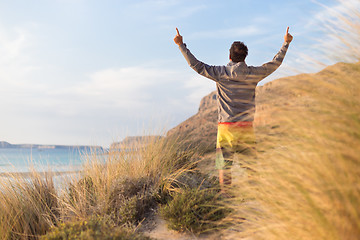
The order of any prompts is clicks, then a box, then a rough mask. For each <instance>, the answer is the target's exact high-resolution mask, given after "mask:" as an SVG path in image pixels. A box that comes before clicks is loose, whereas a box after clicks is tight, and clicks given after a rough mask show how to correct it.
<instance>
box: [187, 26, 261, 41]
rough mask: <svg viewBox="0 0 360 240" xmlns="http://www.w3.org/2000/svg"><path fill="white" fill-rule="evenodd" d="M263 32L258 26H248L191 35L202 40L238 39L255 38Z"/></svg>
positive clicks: (190, 36)
mask: <svg viewBox="0 0 360 240" xmlns="http://www.w3.org/2000/svg"><path fill="white" fill-rule="evenodd" d="M260 33H261V30H260V29H259V28H258V27H256V26H247V27H242V28H228V29H217V30H214V31H202V32H201V31H200V32H195V33H193V34H191V35H189V38H192V39H199V38H200V39H202V38H206V39H208V38H237V37H244V36H253V35H257V34H260Z"/></svg>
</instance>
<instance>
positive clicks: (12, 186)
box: [0, 172, 59, 240]
mask: <svg viewBox="0 0 360 240" xmlns="http://www.w3.org/2000/svg"><path fill="white" fill-rule="evenodd" d="M0 189H1V191H0V239H24V240H25V239H37V236H39V235H41V234H45V233H46V232H47V231H48V229H49V228H50V227H51V226H53V225H55V224H56V223H57V219H58V217H59V212H58V196H57V193H56V191H55V188H54V184H53V181H52V178H51V175H45V176H41V175H40V174H39V173H36V172H32V173H30V174H29V175H28V176H24V175H21V174H9V175H8V176H6V177H2V178H1V181H0Z"/></svg>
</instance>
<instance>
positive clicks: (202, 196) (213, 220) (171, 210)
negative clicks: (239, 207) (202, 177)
mask: <svg viewBox="0 0 360 240" xmlns="http://www.w3.org/2000/svg"><path fill="white" fill-rule="evenodd" d="M160 211H161V214H162V216H163V217H164V219H165V220H166V221H167V224H168V226H169V228H171V229H174V230H177V231H190V232H192V233H203V232H207V231H212V230H214V229H217V228H219V227H220V224H219V220H221V219H223V218H224V217H225V216H226V215H227V214H228V213H230V209H229V208H226V207H225V206H224V205H223V204H222V199H221V197H220V194H219V191H218V190H216V189H202V190H200V189H198V188H185V189H182V191H180V192H177V193H175V194H174V196H173V199H172V200H171V201H169V202H168V203H167V204H165V205H164V206H162V207H161V210H160Z"/></svg>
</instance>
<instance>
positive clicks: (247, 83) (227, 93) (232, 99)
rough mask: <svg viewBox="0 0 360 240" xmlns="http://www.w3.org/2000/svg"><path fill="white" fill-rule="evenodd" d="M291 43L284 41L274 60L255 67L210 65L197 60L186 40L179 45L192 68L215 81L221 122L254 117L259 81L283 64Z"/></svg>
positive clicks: (240, 63)
mask: <svg viewBox="0 0 360 240" xmlns="http://www.w3.org/2000/svg"><path fill="white" fill-rule="evenodd" d="M288 47H289V43H286V42H285V43H284V44H283V46H282V47H281V49H280V51H279V52H278V53H277V54H276V55H275V57H274V58H273V60H272V61H270V62H268V63H265V64H263V65H262V66H259V67H253V66H247V64H246V63H245V62H237V63H235V62H233V61H230V62H229V63H228V64H227V65H226V66H210V65H207V64H205V63H203V62H201V61H199V60H197V59H196V58H195V57H194V55H193V54H192V53H191V52H190V50H189V49H188V48H187V47H186V45H185V44H181V45H180V46H179V48H180V50H181V52H182V54H183V55H184V57H185V59H186V61H187V62H188V63H189V65H190V67H191V68H193V69H194V70H195V71H196V72H197V73H199V74H201V75H202V76H204V77H207V78H209V79H211V80H214V81H215V82H216V87H217V94H218V116H219V118H218V121H219V122H239V121H253V118H254V113H255V88H256V85H257V83H258V82H259V81H261V80H262V79H264V78H265V77H266V76H268V75H270V74H271V73H272V72H274V71H275V70H276V69H277V68H278V67H279V66H280V65H281V63H282V61H283V59H284V57H285V54H286V51H287V49H288Z"/></svg>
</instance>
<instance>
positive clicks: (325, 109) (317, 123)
mask: <svg viewBox="0 0 360 240" xmlns="http://www.w3.org/2000/svg"><path fill="white" fill-rule="evenodd" d="M340 2H341V3H342V4H343V5H344V6H345V7H346V6H349V5H348V3H345V1H340ZM348 13H349V14H350V15H344V14H343V13H342V14H340V13H336V12H335V13H334V16H337V17H338V19H337V20H338V21H334V22H332V23H335V22H336V23H338V22H341V23H343V24H345V25H346V24H348V25H346V28H342V30H341V31H340V30H337V29H339V27H340V26H341V25H340V26H339V25H336V26H333V25H331V24H330V25H326V29H325V30H329V29H330V31H331V33H332V34H335V35H333V36H336V37H338V38H339V42H341V43H343V48H342V49H343V51H342V54H343V55H342V56H343V59H344V60H348V59H349V57H350V58H351V59H353V60H354V59H360V53H359V48H358V47H356V48H357V49H354V47H355V46H359V43H360V34H359V33H360V24H359V20H360V14H359V11H358V9H356V8H353V9H350V11H349V12H348ZM330 23H331V22H330ZM349 29H351V35H353V34H354V33H355V34H357V35H356V37H355V38H354V37H352V36H349V35H346V34H347V32H348V31H349ZM324 41H326V40H324ZM334 48H336V46H334ZM337 49H341V48H337ZM345 49H347V50H346V51H345ZM349 51H350V52H351V55H349ZM337 53H338V52H337ZM331 54H332V53H329V55H331ZM331 56H332V55H331ZM338 56H340V57H341V55H338ZM359 80H360V63H359V62H358V63H348V64H345V63H338V64H336V65H335V66H332V67H329V68H327V69H325V70H323V71H322V72H320V73H317V74H311V75H299V76H295V77H289V78H286V79H281V80H278V81H277V82H276V81H275V82H274V83H271V87H269V88H268V90H266V89H263V90H260V91H259V95H258V104H259V106H258V111H257V116H256V117H257V118H258V120H259V121H258V126H257V129H256V130H257V138H258V146H257V147H258V150H259V154H258V159H257V160H256V163H255V164H252V165H251V168H253V169H254V170H255V171H256V174H255V175H254V176H252V179H251V181H252V182H251V184H250V183H249V181H250V180H249V179H248V178H246V179H244V178H240V179H237V181H236V184H235V188H236V189H238V191H237V192H238V197H239V199H240V200H241V201H243V202H240V201H239V202H233V203H232V204H233V205H234V206H236V207H235V208H234V209H235V211H236V212H237V215H235V216H233V218H234V220H236V219H240V220H239V221H238V229H240V230H241V231H240V232H234V231H233V232H231V231H230V233H228V236H229V239H241V238H250V239H289V238H291V239H358V237H359V236H360V208H359V206H360V132H359V131H360V98H359V92H360V81H359ZM266 87H267V86H265V87H264V88H266ZM240 189H241V190H242V191H240ZM239 192H240V193H239ZM242 217H244V218H245V220H244V219H241V218H242Z"/></svg>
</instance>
